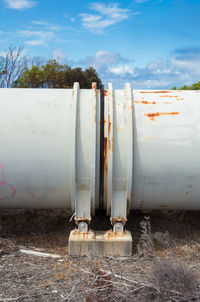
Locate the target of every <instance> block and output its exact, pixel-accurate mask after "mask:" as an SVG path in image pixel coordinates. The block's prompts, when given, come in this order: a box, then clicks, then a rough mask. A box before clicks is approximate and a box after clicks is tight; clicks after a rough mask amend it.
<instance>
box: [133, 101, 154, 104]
mask: <svg viewBox="0 0 200 302" xmlns="http://www.w3.org/2000/svg"><path fill="white" fill-rule="evenodd" d="M134 103H136V104H156V102H148V101H134Z"/></svg>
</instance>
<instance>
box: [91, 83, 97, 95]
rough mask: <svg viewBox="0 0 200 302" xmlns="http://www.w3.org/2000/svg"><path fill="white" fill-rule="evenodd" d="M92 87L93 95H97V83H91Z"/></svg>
mask: <svg viewBox="0 0 200 302" xmlns="http://www.w3.org/2000/svg"><path fill="white" fill-rule="evenodd" d="M92 89H94V91H95V97H96V96H97V83H92Z"/></svg>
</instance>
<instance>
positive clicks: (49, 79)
mask: <svg viewBox="0 0 200 302" xmlns="http://www.w3.org/2000/svg"><path fill="white" fill-rule="evenodd" d="M74 82H79V83H80V87H81V88H91V86H92V82H97V87H98V88H101V87H102V82H101V79H100V78H99V76H98V74H97V72H96V70H95V69H94V68H92V67H90V68H88V69H86V70H85V71H83V70H82V69H81V68H80V67H77V68H71V67H70V66H69V65H67V64H60V63H59V62H58V61H57V60H49V61H47V63H46V64H44V65H42V66H32V67H31V68H28V67H26V68H25V69H24V72H23V73H22V74H21V75H20V76H19V77H18V79H17V80H16V81H15V83H14V85H13V87H17V88H36V87H37V88H71V87H73V83H74Z"/></svg>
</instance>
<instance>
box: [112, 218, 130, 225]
mask: <svg viewBox="0 0 200 302" xmlns="http://www.w3.org/2000/svg"><path fill="white" fill-rule="evenodd" d="M110 221H111V224H112V225H114V224H115V223H116V222H121V223H122V224H125V223H126V222H127V219H126V218H123V217H115V218H114V217H110Z"/></svg>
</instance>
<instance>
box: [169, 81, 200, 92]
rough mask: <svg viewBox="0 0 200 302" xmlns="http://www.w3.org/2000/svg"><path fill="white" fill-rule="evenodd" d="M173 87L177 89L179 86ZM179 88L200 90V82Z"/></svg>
mask: <svg viewBox="0 0 200 302" xmlns="http://www.w3.org/2000/svg"><path fill="white" fill-rule="evenodd" d="M172 89H173V90H176V89H177V87H176V86H174V87H172ZM178 89H179V90H200V82H197V83H194V84H192V85H191V86H187V85H184V86H183V87H181V88H178Z"/></svg>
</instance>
